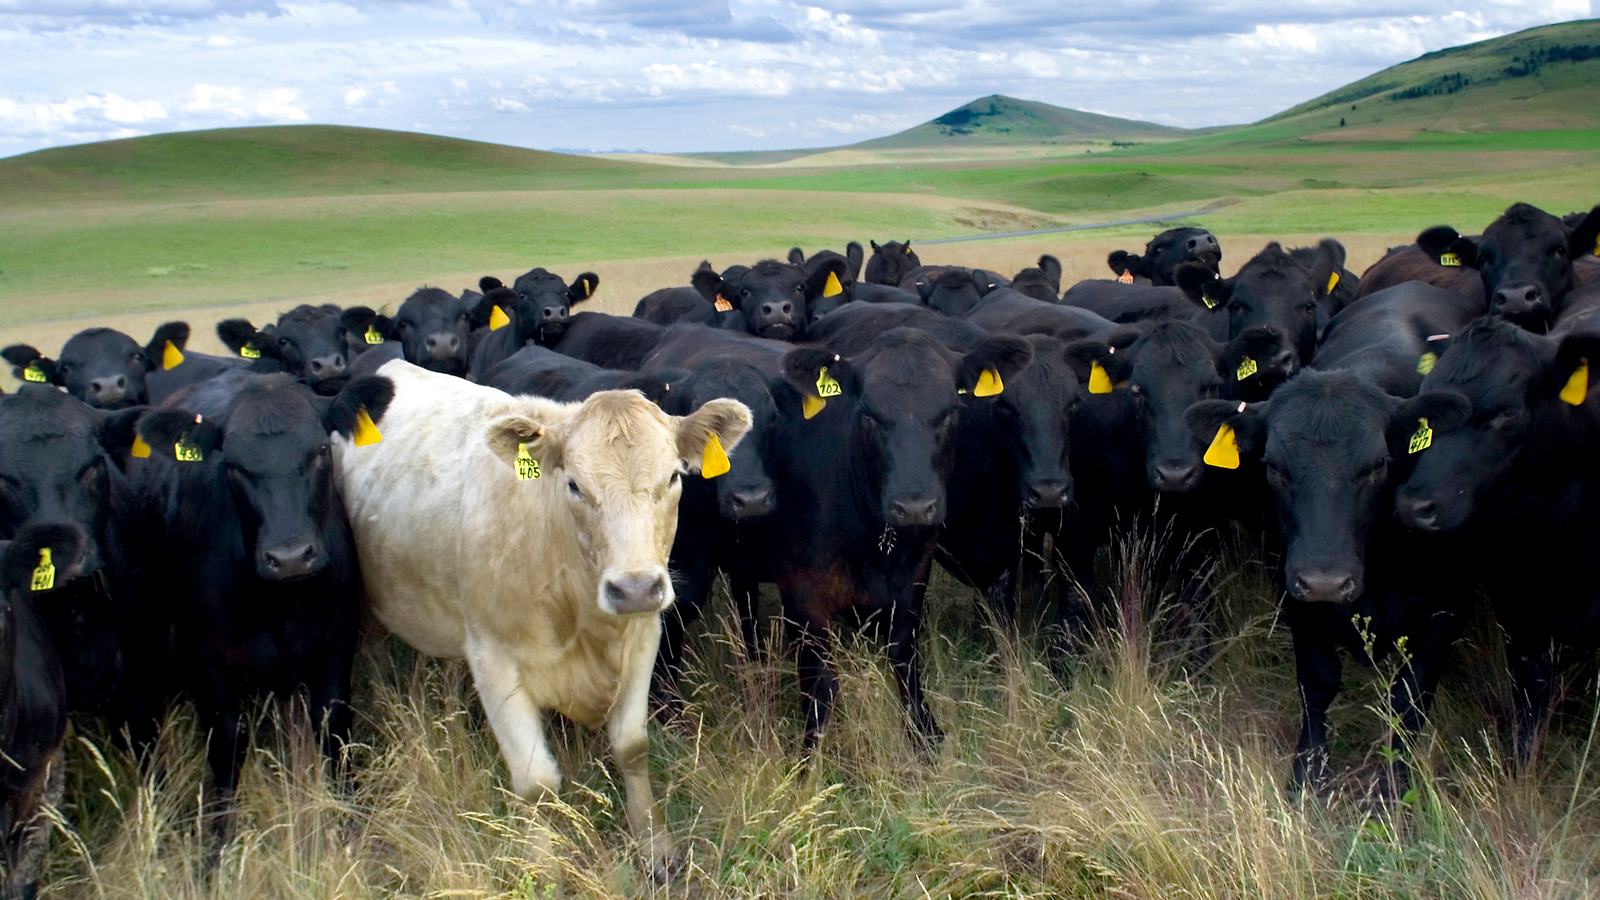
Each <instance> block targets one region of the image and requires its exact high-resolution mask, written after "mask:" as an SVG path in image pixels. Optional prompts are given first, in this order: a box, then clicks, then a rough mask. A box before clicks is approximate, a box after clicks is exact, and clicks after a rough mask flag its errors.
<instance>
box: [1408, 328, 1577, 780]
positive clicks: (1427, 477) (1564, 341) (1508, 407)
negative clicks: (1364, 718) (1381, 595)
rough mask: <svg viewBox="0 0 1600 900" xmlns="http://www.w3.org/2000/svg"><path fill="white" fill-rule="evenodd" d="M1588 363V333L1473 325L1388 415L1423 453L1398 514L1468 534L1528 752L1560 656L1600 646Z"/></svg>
mask: <svg viewBox="0 0 1600 900" xmlns="http://www.w3.org/2000/svg"><path fill="white" fill-rule="evenodd" d="M1596 361H1600V336H1597V335H1595V334H1594V333H1592V332H1590V333H1575V334H1565V335H1559V336H1554V337H1542V336H1539V335H1535V334H1531V333H1529V332H1527V331H1525V330H1523V329H1521V328H1518V327H1516V326H1515V325H1513V324H1512V323H1510V322H1507V321H1504V320H1500V319H1484V320H1480V321H1478V322H1476V323H1474V324H1473V325H1472V326H1471V327H1469V328H1467V329H1466V330H1465V331H1464V332H1463V333H1462V334H1460V335H1459V336H1457V337H1455V338H1454V339H1453V340H1452V342H1451V344H1450V347H1449V349H1447V350H1445V352H1444V353H1443V354H1442V355H1440V357H1439V361H1438V363H1437V364H1436V365H1435V366H1434V367H1433V371H1432V372H1430V373H1429V374H1428V376H1427V377H1426V378H1424V379H1423V382H1422V393H1420V394H1418V395H1417V396H1416V397H1415V398H1414V399H1412V400H1411V401H1408V402H1407V403H1406V404H1405V405H1404V406H1402V407H1401V408H1400V410H1399V411H1397V412H1396V414H1395V420H1396V428H1397V430H1399V431H1401V432H1409V433H1412V434H1414V435H1417V436H1418V437H1415V438H1413V441H1414V446H1416V447H1417V449H1418V450H1419V452H1418V453H1417V454H1416V460H1417V462H1416V469H1415V471H1413V472H1412V473H1411V475H1410V477H1409V478H1408V479H1407V480H1406V482H1405V484H1404V485H1403V486H1402V487H1401V488H1400V491H1399V493H1398V495H1397V497H1396V500H1395V510H1396V514H1397V515H1398V516H1399V518H1400V521H1401V522H1403V523H1405V524H1406V525H1407V526H1409V527H1411V528H1416V529H1419V530H1422V531H1426V532H1434V533H1441V534H1459V535H1460V536H1461V537H1462V539H1463V540H1464V541H1466V542H1467V543H1468V545H1469V546H1468V547H1467V548H1466V550H1465V551H1464V552H1463V553H1462V554H1461V556H1460V559H1470V560H1472V561H1473V565H1472V567H1471V569H1472V571H1473V572H1474V574H1476V575H1477V576H1478V577H1479V578H1480V579H1481V581H1482V584H1483V587H1484V588H1485V590H1486V593H1487V594H1488V596H1489V598H1490V600H1491V602H1492V603H1493V604H1494V611H1495V618H1496V619H1497V620H1498V622H1499V625H1500V627H1501V630H1502V631H1503V632H1504V635H1505V640H1506V658H1507V660H1508V662H1509V663H1510V666H1511V677H1512V683H1513V687H1514V691H1513V700H1514V706H1515V710H1516V722H1515V731H1516V748H1517V753H1518V756H1519V758H1521V759H1522V760H1524V761H1526V760H1527V759H1529V758H1530V757H1531V756H1532V754H1533V752H1534V747H1535V745H1536V739H1537V735H1538V734H1539V731H1540V728H1541V726H1542V724H1543V722H1544V719H1545V717H1546V716H1547V715H1548V713H1549V707H1550V702H1551V696H1552V690H1551V688H1552V682H1553V681H1554V678H1555V673H1556V669H1557V663H1558V662H1559V660H1560V659H1561V658H1562V656H1563V655H1565V654H1566V652H1567V651H1569V650H1577V651H1580V652H1581V653H1583V654H1590V653H1592V652H1593V650H1594V648H1595V647H1596V646H1597V645H1600V552H1597V551H1600V485H1597V484H1596V480H1595V476H1594V474H1593V473H1594V462H1593V456H1594V452H1595V448H1596V447H1600V410H1597V406H1600V398H1597V397H1596V396H1595V395H1594V390H1593V387H1594V385H1593V379H1594V375H1595V373H1596V372H1597V371H1600V365H1597V362H1596ZM1424 420H1426V421H1425V422H1424ZM1422 435H1426V440H1425V443H1424V439H1423V437H1422Z"/></svg>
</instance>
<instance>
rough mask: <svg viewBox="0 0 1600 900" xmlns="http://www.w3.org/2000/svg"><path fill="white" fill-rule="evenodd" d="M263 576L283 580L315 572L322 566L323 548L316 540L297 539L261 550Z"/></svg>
mask: <svg viewBox="0 0 1600 900" xmlns="http://www.w3.org/2000/svg"><path fill="white" fill-rule="evenodd" d="M261 556H262V561H263V563H264V565H263V567H262V568H263V571H262V573H261V574H262V576H263V577H265V578H268V579H271V580H277V581H282V580H286V579H289V578H300V577H303V576H306V575H312V574H315V573H316V572H317V571H318V570H320V569H321V568H322V550H321V548H319V547H318V546H317V543H316V541H296V542H294V543H292V544H284V545H282V546H279V547H274V548H272V549H270V550H263V551H262V552H261Z"/></svg>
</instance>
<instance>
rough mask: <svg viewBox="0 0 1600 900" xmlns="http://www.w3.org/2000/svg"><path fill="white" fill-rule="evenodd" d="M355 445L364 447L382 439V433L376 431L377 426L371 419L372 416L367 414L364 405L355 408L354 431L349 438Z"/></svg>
mask: <svg viewBox="0 0 1600 900" xmlns="http://www.w3.org/2000/svg"><path fill="white" fill-rule="evenodd" d="M351 440H352V441H353V442H354V443H355V445H356V446H357V447H365V446H368V445H369V444H376V443H377V442H379V441H381V440H383V433H382V432H380V431H378V426H377V424H376V423H374V422H373V421H372V416H370V415H368V414H367V408H366V407H365V406H363V407H361V408H360V409H358V410H356V431H355V435H354V436H353V437H352V438H351Z"/></svg>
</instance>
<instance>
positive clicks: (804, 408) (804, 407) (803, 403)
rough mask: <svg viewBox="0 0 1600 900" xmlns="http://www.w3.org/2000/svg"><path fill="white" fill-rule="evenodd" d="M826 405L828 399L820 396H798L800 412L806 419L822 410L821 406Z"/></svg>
mask: <svg viewBox="0 0 1600 900" xmlns="http://www.w3.org/2000/svg"><path fill="white" fill-rule="evenodd" d="M827 405H828V401H826V400H824V399H822V398H821V397H813V396H811V395H810V394H806V395H805V396H804V397H801V398H800V412H801V413H802V414H804V415H805V417H806V418H808V419H809V418H811V417H812V416H814V415H816V414H817V413H819V412H822V408H823V407H824V406H827Z"/></svg>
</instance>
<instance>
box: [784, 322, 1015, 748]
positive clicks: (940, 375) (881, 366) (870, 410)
mask: <svg viewBox="0 0 1600 900" xmlns="http://www.w3.org/2000/svg"><path fill="white" fill-rule="evenodd" d="M1031 355H1032V347H1031V345H1029V344H1028V343H1027V342H1026V341H1023V340H1022V339H1020V338H1015V337H1002V336H996V337H992V338H990V339H989V340H987V341H985V342H983V343H981V344H979V345H978V346H976V347H974V348H973V349H972V350H971V351H970V352H968V353H967V354H965V355H961V354H958V353H955V352H953V351H951V350H949V349H947V348H946V347H945V346H944V345H943V344H941V343H939V342H938V341H937V340H936V339H934V338H933V337H931V336H929V335H927V334H924V333H922V332H919V331H915V330H911V329H896V330H893V331H889V332H887V333H885V334H883V335H882V336H880V337H879V338H878V340H877V341H876V342H875V343H874V344H873V345H872V347H871V348H869V349H868V350H867V351H866V352H865V353H862V354H860V355H858V356H855V357H852V358H848V359H847V358H844V357H841V356H839V355H837V354H834V353H833V352H831V351H828V350H824V349H821V348H815V347H805V348H800V349H797V350H794V351H792V352H790V353H789V354H788V355H786V356H785V357H784V359H783V377H784V379H785V381H787V382H788V385H789V387H790V388H791V389H790V390H788V391H783V392H780V395H779V396H778V397H777V398H775V399H776V400H777V403H778V413H779V415H778V418H777V422H778V427H777V428H776V429H775V431H774V435H773V438H774V440H773V446H774V447H775V448H776V454H775V456H776V461H777V465H776V466H773V467H771V468H769V470H768V471H769V473H770V474H771V475H772V476H773V478H774V480H775V482H776V484H777V488H778V490H777V505H778V508H779V509H780V510H783V512H782V513H781V514H780V515H778V516H777V517H776V518H775V520H774V523H775V528H774V532H775V534H774V540H775V542H776V546H777V558H778V592H779V594H780V595H781V597H782V599H783V609H784V615H785V618H786V621H787V622H788V623H789V626H790V629H791V635H792V636H793V637H794V638H795V639H796V641H797V643H798V653H799V656H798V666H799V673H800V692H801V697H802V705H803V708H804V711H805V717H806V731H805V741H804V746H805V747H806V748H807V749H809V748H811V747H813V746H815V745H816V742H817V740H818V738H819V737H820V735H821V731H822V726H823V724H824V723H825V722H826V721H827V718H828V714H829V712H830V710H831V709H832V707H833V697H834V694H835V693H836V692H837V691H838V682H837V680H836V678H835V676H834V673H833V669H832V667H831V666H830V665H829V664H828V662H827V658H826V648H827V643H828V634H829V631H830V629H831V628H832V626H833V622H834V619H835V616H836V615H837V614H840V613H845V612H847V611H848V612H850V613H851V614H852V615H856V616H860V617H862V618H864V619H869V620H871V622H872V624H873V625H875V626H877V627H879V628H882V629H884V630H886V632H887V643H888V656H889V664H890V666H891V668H893V670H894V674H895V679H896V682H897V683H898V685H899V688H900V696H901V699H902V700H903V701H904V704H905V707H906V710H907V713H908V715H909V716H910V720H911V724H912V726H913V728H914V729H915V735H916V736H917V737H919V738H920V739H922V740H923V741H926V742H931V741H934V740H937V739H938V738H939V737H940V736H941V734H942V732H941V731H940V730H939V726H938V725H937V723H935V722H934V719H933V716H932V714H930V713H929V712H928V708H927V706H926V704H925V703H924V701H923V696H922V684H921V675H920V672H919V669H918V665H917V638H918V634H919V630H920V622H921V617H922V609H921V597H922V593H923V591H924V589H925V587H926V585H927V581H928V570H929V566H930V565H931V563H932V552H933V546H934V541H935V540H936V538H937V535H938V528H939V526H940V525H942V524H943V523H944V519H945V516H946V512H947V508H948V505H947V499H946V494H945V485H946V484H947V483H948V480H949V478H950V477H951V474H952V468H951V467H952V466H953V465H954V460H955V449H956V448H955V435H956V431H957V422H956V419H957V416H958V412H957V407H958V396H957V393H956V392H957V391H958V390H963V389H964V390H967V391H971V390H973V389H974V388H975V387H977V385H978V382H979V379H980V378H982V377H985V376H984V373H985V372H989V373H991V376H998V377H999V378H1000V379H1002V380H1003V379H1005V378H1012V377H1014V376H1015V375H1016V373H1017V372H1018V371H1019V370H1020V369H1021V368H1022V367H1023V366H1025V365H1027V364H1028V362H1029V360H1030V357H1031ZM807 413H810V414H811V415H810V416H809V417H808V416H807V415H806V414H807Z"/></svg>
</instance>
